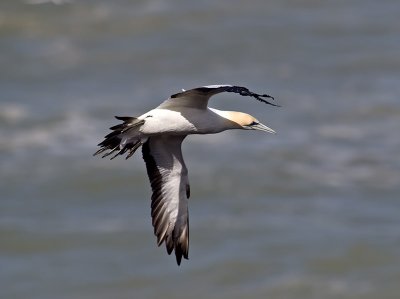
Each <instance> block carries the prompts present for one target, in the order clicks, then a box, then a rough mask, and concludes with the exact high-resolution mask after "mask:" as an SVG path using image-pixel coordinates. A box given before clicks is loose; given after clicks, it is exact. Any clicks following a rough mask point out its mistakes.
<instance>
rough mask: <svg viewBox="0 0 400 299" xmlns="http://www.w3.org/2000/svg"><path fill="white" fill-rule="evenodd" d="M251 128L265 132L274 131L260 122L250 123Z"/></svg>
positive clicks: (273, 132)
mask: <svg viewBox="0 0 400 299" xmlns="http://www.w3.org/2000/svg"><path fill="white" fill-rule="evenodd" d="M251 128H252V129H253V130H258V131H263V132H267V133H272V134H275V133H276V132H275V131H274V130H272V129H271V128H269V127H267V126H266V125H263V124H262V123H258V124H255V125H252V126H251Z"/></svg>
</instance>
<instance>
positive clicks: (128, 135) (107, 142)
mask: <svg viewBox="0 0 400 299" xmlns="http://www.w3.org/2000/svg"><path fill="white" fill-rule="evenodd" d="M115 118H116V119H119V120H122V121H123V123H122V124H118V125H116V126H113V127H111V128H110V130H112V132H111V133H110V134H108V135H106V136H105V137H104V140H103V141H102V142H100V143H99V144H98V146H100V149H99V150H98V151H97V152H95V153H94V154H93V156H96V155H99V154H101V153H104V152H105V154H104V155H103V156H102V158H105V157H107V156H109V155H111V154H114V153H115V155H114V156H112V157H111V159H110V160H112V159H114V158H116V157H117V156H119V155H123V154H125V153H128V154H127V156H126V159H128V158H130V157H132V155H133V154H134V153H135V151H136V150H137V149H138V148H139V147H140V146H141V145H142V144H143V142H142V140H141V138H140V137H138V136H137V135H136V134H132V133H133V132H132V130H134V129H135V128H138V127H140V126H141V125H143V124H144V120H143V119H138V118H136V117H129V116H116V117H115ZM135 135H136V136H135Z"/></svg>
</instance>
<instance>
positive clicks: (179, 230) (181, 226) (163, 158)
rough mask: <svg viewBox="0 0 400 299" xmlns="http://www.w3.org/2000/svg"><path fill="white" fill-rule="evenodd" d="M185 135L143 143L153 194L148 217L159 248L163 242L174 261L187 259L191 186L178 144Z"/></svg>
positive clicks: (165, 137)
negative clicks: (173, 253)
mask: <svg viewBox="0 0 400 299" xmlns="http://www.w3.org/2000/svg"><path fill="white" fill-rule="evenodd" d="M185 137H186V136H152V137H150V138H149V139H148V140H147V142H146V143H145V144H143V147H142V152H143V159H144V160H145V162H146V168H147V174H148V176H149V179H150V184H151V188H152V191H153V195H152V196H151V217H152V223H153V227H154V234H155V235H156V236H157V243H158V246H160V245H161V244H162V243H163V242H165V245H166V247H167V252H168V254H171V252H172V251H173V250H175V255H176V261H177V263H178V265H179V264H180V263H181V259H182V256H183V257H184V258H186V259H188V252H189V214H188V198H189V196H190V187H189V180H188V172H187V168H186V166H185V162H184V161H183V157H182V151H181V144H182V141H183V139H184V138H185Z"/></svg>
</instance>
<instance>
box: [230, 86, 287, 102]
mask: <svg viewBox="0 0 400 299" xmlns="http://www.w3.org/2000/svg"><path fill="white" fill-rule="evenodd" d="M225 91H227V92H234V93H238V94H240V95H241V96H245V97H253V98H255V99H256V100H257V101H260V102H262V103H265V104H268V105H271V106H274V107H281V106H279V105H278V104H275V103H271V102H270V101H267V100H266V99H265V98H268V99H271V100H273V101H274V100H275V98H274V97H273V96H270V95H269V94H258V93H255V92H252V91H250V90H249V89H248V88H246V87H242V86H230V87H227V88H226V89H225ZM263 98H264V99H263Z"/></svg>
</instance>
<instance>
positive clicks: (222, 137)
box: [0, 0, 400, 299]
mask: <svg viewBox="0 0 400 299" xmlns="http://www.w3.org/2000/svg"><path fill="white" fill-rule="evenodd" d="M60 3H61V4H60ZM399 11H400V3H399V2H398V1H395V0H384V1H372V0H370V1H369V0H363V1H361V0H360V1H355V0H354V1H311V0H301V1H289V0H287V1H256V0H254V1H253V0H252V1H218V2H216V1H202V2H199V1H156V0H154V1H123V0H119V1H90V0H87V1H78V0H70V1H37V0H27V1H22V0H21V1H19V0H3V1H1V3H0V49H1V55H0V90H1V94H0V95H1V96H0V154H1V155H0V167H1V168H0V169H1V170H0V190H1V196H0V198H1V199H0V239H1V241H0V297H1V298H40V299H46V298H97V299H98V298H159V297H160V296H162V297H163V298H186V297H188V296H189V297H191V298H203V297H208V298H243V297H246V298H296V299H300V298H307V299H308V298H371V299H372V298H373V299H375V298H396V299H397V298H399V296H400V288H399V284H398V282H399V281H400V251H399V248H400V201H399V198H400V159H399V157H400V138H399V137H398V135H399V131H400V99H399V95H400V85H399V81H400V60H399V53H400V38H399V28H400V19H399V17H398V15H399V14H398V12H399ZM218 83H232V84H239V85H245V86H248V87H249V88H251V90H254V91H256V92H267V93H269V94H272V95H273V96H275V98H276V99H277V101H278V103H279V104H280V105H282V108H274V107H270V106H265V105H262V104H261V103H258V102H256V101H253V100H251V99H249V98H243V97H239V96H235V97H234V96H232V95H231V94H221V95H218V96H216V97H215V98H213V100H212V102H210V104H212V105H213V106H215V107H217V108H220V109H228V110H242V111H245V112H248V113H251V114H253V115H255V116H256V117H257V118H258V119H259V120H260V121H262V122H263V123H266V124H267V125H268V126H270V127H272V128H273V129H275V130H276V131H277V132H278V134H277V135H265V134H263V133H260V132H244V131H235V132H225V133H222V134H219V135H215V136H191V137H189V138H187V140H186V141H185V144H184V149H183V150H184V155H185V159H186V163H187V165H188V167H189V172H190V173H189V175H190V180H191V188H192V194H193V195H192V198H191V201H190V225H191V234H190V236H191V240H190V241H191V248H190V254H189V256H190V260H189V261H186V260H184V261H183V263H182V265H181V266H180V267H177V266H176V264H175V260H174V257H172V256H171V257H169V256H167V254H166V252H165V249H164V248H157V246H156V240H155V237H154V236H153V232H152V227H151V220H150V207H149V206H150V199H149V198H150V186H149V183H148V179H147V177H146V173H145V167H144V164H143V161H142V159H141V157H140V156H141V155H140V153H139V154H137V156H136V157H135V158H134V159H133V160H131V161H129V160H128V162H126V161H125V160H123V159H119V160H118V159H116V160H113V161H108V160H101V159H96V158H93V157H92V156H91V155H92V153H93V152H94V151H95V150H96V144H97V143H98V142H99V141H100V140H101V139H102V137H103V136H104V135H105V134H106V133H107V130H108V127H110V126H111V125H114V124H115V121H114V120H113V118H112V117H113V115H132V116H134V115H139V114H142V113H143V112H145V111H147V110H149V109H151V108H153V107H154V106H156V105H157V104H158V103H160V102H161V101H162V100H164V99H165V98H166V97H168V96H169V95H170V94H172V93H176V92H177V91H179V90H180V89H181V88H185V89H188V88H191V87H197V86H202V85H207V84H218Z"/></svg>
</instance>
